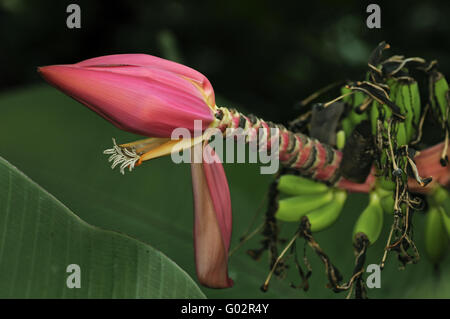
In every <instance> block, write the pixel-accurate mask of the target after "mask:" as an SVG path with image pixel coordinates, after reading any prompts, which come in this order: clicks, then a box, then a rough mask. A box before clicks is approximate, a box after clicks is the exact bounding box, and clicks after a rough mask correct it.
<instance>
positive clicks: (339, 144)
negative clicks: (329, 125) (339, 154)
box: [336, 130, 346, 150]
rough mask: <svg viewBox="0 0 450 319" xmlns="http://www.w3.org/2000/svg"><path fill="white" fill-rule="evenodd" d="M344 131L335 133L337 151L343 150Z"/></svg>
mask: <svg viewBox="0 0 450 319" xmlns="http://www.w3.org/2000/svg"><path fill="white" fill-rule="evenodd" d="M345 136H346V133H345V130H339V131H338V132H337V133H336V147H337V149H338V150H343V149H344V146H345Z"/></svg>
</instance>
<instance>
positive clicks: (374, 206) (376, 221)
mask: <svg viewBox="0 0 450 319" xmlns="http://www.w3.org/2000/svg"><path fill="white" fill-rule="evenodd" d="M382 228H383V208H382V207H381V205H380V197H379V196H378V194H377V193H376V192H371V193H370V198H369V204H368V205H367V207H366V208H365V209H364V210H363V212H362V213H361V215H360V216H359V218H358V220H357V221H356V224H355V227H354V229H353V238H356V234H358V233H364V234H365V235H366V236H367V238H368V239H369V242H370V244H373V243H375V242H376V241H377V239H378V237H379V236H380V234H381V230H382Z"/></svg>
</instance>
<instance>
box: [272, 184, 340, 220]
mask: <svg viewBox="0 0 450 319" xmlns="http://www.w3.org/2000/svg"><path fill="white" fill-rule="evenodd" d="M332 200H333V191H332V190H331V189H329V190H328V191H327V192H324V193H319V194H311V195H303V196H294V197H288V198H285V199H281V200H279V201H278V209H277V211H276V212H275V218H277V219H279V220H282V221H285V222H297V221H299V220H300V219H301V218H302V217H303V216H305V215H306V214H308V213H309V212H311V211H312V210H314V209H317V208H319V207H321V206H324V205H325V204H327V203H329V202H330V201H332Z"/></svg>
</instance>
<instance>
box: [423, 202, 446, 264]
mask: <svg viewBox="0 0 450 319" xmlns="http://www.w3.org/2000/svg"><path fill="white" fill-rule="evenodd" d="M442 214H444V213H443V212H442V208H439V207H436V206H431V207H430V209H429V210H428V212H427V215H426V219H425V251H426V252H427V255H428V257H429V258H430V260H431V262H433V264H437V263H439V262H440V261H441V260H442V258H443V257H444V255H445V253H446V252H447V247H448V241H449V239H448V234H447V231H446V229H445V226H444V221H443V219H442Z"/></svg>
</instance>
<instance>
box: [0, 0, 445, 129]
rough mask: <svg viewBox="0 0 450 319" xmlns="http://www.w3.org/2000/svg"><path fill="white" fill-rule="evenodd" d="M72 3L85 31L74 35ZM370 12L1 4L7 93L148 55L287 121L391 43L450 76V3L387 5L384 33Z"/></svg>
mask: <svg viewBox="0 0 450 319" xmlns="http://www.w3.org/2000/svg"><path fill="white" fill-rule="evenodd" d="M70 3H77V4H79V5H80V7H81V26H82V27H81V29H68V28H67V27H66V18H67V16H68V15H69V14H68V13H66V7H67V5H68V4H70ZM368 3H370V2H363V1H308V2H306V1H289V2H288V1H272V2H266V1H242V0H232V1H171V0H156V1H143V0H142V1H136V0H135V1H35V0H33V1H31V0H29V1H26V0H0V39H1V40H2V44H1V49H0V50H1V51H0V61H1V63H0V74H1V77H0V90H1V91H5V90H9V89H11V88H14V87H17V86H21V85H24V84H28V83H36V82H40V83H42V80H41V79H39V77H38V75H37V74H36V72H35V68H36V66H40V65H48V64H60V63H75V62H78V61H80V60H83V59H86V58H91V57H94V56H100V55H106V54H114V53H134V52H141V53H148V54H152V55H157V56H161V57H165V58H169V59H172V60H176V61H179V62H182V63H184V64H186V65H188V66H191V67H193V68H195V69H197V70H199V71H200V72H202V73H204V74H205V75H206V76H207V77H208V78H209V79H210V81H211V82H212V84H213V86H214V88H215V91H216V93H217V95H219V96H223V97H226V100H225V101H227V102H228V101H231V103H230V104H231V105H228V106H234V107H237V108H239V109H244V110H246V111H250V112H253V113H256V114H258V115H260V116H262V117H263V118H266V119H267V120H273V121H282V122H286V121H288V120H289V119H291V118H292V117H293V116H295V114H296V113H298V110H295V108H294V107H293V106H294V105H295V103H296V102H298V101H299V100H301V99H302V98H304V97H306V96H307V95H309V94H310V93H311V92H313V91H315V90H317V89H319V88H321V87H323V86H325V85H327V84H328V83H331V82H333V81H336V80H341V79H360V78H361V77H362V74H363V72H364V71H365V68H366V62H367V59H368V55H369V53H370V52H371V50H372V49H373V48H374V47H375V46H376V45H377V44H378V43H379V42H380V41H382V40H386V41H387V42H388V43H390V44H391V50H390V53H389V54H404V55H409V56H411V55H413V56H422V57H424V58H426V59H438V60H439V62H440V68H441V69H442V70H443V71H444V74H445V73H446V74H449V73H450V59H448V54H447V52H448V50H449V45H450V42H449V40H450V36H449V34H450V23H448V19H449V17H450V3H449V2H448V1H445V2H444V1H442V2H437V1H435V2H430V1H390V2H386V3H385V2H383V3H382V2H378V3H379V4H380V5H381V29H368V28H367V27H366V18H367V16H368V15H369V14H368V13H366V7H367V5H368ZM222 101H223V100H222ZM222 101H221V102H222Z"/></svg>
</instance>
